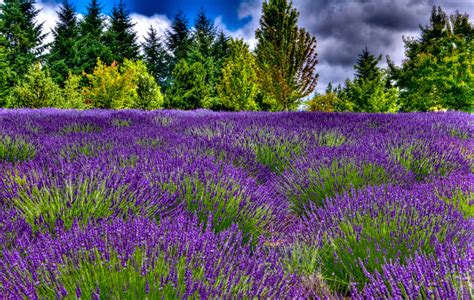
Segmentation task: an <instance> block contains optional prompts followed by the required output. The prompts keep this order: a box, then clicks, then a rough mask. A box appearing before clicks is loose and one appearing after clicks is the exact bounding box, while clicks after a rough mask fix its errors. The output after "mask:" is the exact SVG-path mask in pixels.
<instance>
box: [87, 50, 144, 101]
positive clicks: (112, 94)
mask: <svg viewBox="0 0 474 300" xmlns="http://www.w3.org/2000/svg"><path fill="white" fill-rule="evenodd" d="M127 75H128V74H121V72H120V70H119V65H118V64H117V63H116V62H113V63H112V64H111V65H110V66H108V65H106V64H104V63H103V62H102V61H101V60H100V59H98V60H97V65H96V67H95V68H94V72H93V73H92V74H85V76H86V77H87V79H88V80H89V86H88V87H86V88H85V89H84V97H85V99H86V102H87V103H90V104H91V106H92V107H96V108H109V109H110V108H114V109H122V108H126V107H129V106H130V102H131V99H132V97H133V93H134V92H135V84H134V83H133V81H132V79H131V78H130V77H128V76H127Z"/></svg>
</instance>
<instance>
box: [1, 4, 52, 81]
mask: <svg viewBox="0 0 474 300" xmlns="http://www.w3.org/2000/svg"><path fill="white" fill-rule="evenodd" d="M2 2H3V3H2V4H0V36H2V38H0V48H2V49H3V50H0V52H3V54H4V55H2V56H0V59H2V61H0V65H1V64H6V65H7V66H9V72H10V73H9V74H8V75H9V76H8V77H7V86H8V87H9V88H11V87H13V86H14V85H15V84H16V83H17V82H18V81H19V80H20V79H22V77H23V76H24V74H26V73H27V72H29V68H30V67H31V65H33V64H34V63H35V62H37V61H38V59H39V56H40V55H41V54H42V52H43V50H44V47H43V46H41V44H42V43H43V40H44V38H45V36H46V35H45V34H42V29H43V25H42V23H40V24H38V22H37V20H36V18H37V17H38V14H39V10H38V9H36V8H35V7H34V5H35V1H25V0H5V1H2ZM2 71H3V70H2Z"/></svg>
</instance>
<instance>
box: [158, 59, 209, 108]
mask: <svg viewBox="0 0 474 300" xmlns="http://www.w3.org/2000/svg"><path fill="white" fill-rule="evenodd" d="M206 75H207V72H206V69H205V68H204V66H203V65H202V64H201V63H200V62H195V63H192V64H190V63H188V62H187V61H186V60H184V59H183V60H181V61H179V63H178V64H177V65H176V68H175V69H174V71H173V78H174V80H173V83H172V85H171V86H170V88H169V89H168V91H167V94H166V97H167V102H168V103H167V104H168V107H169V108H179V109H196V108H200V107H202V106H203V105H202V104H203V103H205V102H206V101H207V100H208V98H209V86H208V84H207V82H206Z"/></svg>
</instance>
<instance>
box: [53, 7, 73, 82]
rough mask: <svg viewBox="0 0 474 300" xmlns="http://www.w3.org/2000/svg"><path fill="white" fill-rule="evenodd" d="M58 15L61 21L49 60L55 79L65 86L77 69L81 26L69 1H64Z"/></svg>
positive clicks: (56, 30)
mask: <svg viewBox="0 0 474 300" xmlns="http://www.w3.org/2000/svg"><path fill="white" fill-rule="evenodd" d="M57 15H58V18H59V20H58V22H57V23H56V27H55V28H54V29H53V36H54V41H53V43H52V45H51V50H50V53H49V55H48V57H47V60H48V65H49V67H50V69H51V74H52V77H53V79H54V80H55V81H56V82H57V83H58V84H63V83H64V82H65V81H66V79H67V77H68V75H69V74H70V72H71V70H73V69H74V68H75V62H76V56H77V52H78V49H77V40H78V39H79V24H78V21H77V14H76V12H75V11H74V7H73V6H72V5H71V3H69V1H68V0H63V2H62V5H61V7H60V8H59V11H58V12H57ZM69 76H70V75H69Z"/></svg>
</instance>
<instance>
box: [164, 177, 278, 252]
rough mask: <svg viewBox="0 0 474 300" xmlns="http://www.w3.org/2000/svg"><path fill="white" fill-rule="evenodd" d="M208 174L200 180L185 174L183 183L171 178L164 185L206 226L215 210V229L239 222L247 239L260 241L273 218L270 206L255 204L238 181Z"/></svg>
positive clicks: (213, 221) (213, 218) (254, 241)
mask: <svg viewBox="0 0 474 300" xmlns="http://www.w3.org/2000/svg"><path fill="white" fill-rule="evenodd" d="M207 175H208V176H209V178H208V180H201V179H199V178H198V176H197V175H190V176H186V177H185V178H184V179H183V180H182V182H181V183H180V184H176V183H174V182H172V181H171V180H170V182H169V183H165V184H164V186H163V189H164V190H167V191H169V192H170V193H174V192H178V193H179V197H178V198H179V201H182V202H183V203H184V204H185V206H184V207H185V209H187V210H188V211H190V212H192V213H195V214H196V215H197V217H198V218H199V221H200V222H201V223H202V224H203V226H206V222H207V221H208V220H209V216H210V214H211V213H212V221H211V225H212V228H213V230H214V231H215V232H220V231H222V230H225V229H227V228H229V227H230V226H231V225H232V224H238V226H239V230H241V231H242V234H243V237H244V238H243V240H244V241H245V242H248V241H249V240H250V239H252V242H253V243H257V241H258V237H259V236H260V235H262V234H263V233H264V227H265V225H266V224H268V222H270V221H271V214H272V212H271V210H270V208H268V207H255V206H254V205H252V203H251V200H250V199H249V198H248V196H246V195H245V192H244V190H243V189H242V187H241V186H240V185H239V183H238V182H233V181H224V180H219V179H215V178H211V176H212V175H211V174H207Z"/></svg>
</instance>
